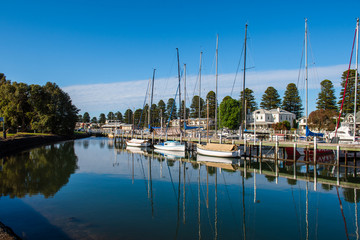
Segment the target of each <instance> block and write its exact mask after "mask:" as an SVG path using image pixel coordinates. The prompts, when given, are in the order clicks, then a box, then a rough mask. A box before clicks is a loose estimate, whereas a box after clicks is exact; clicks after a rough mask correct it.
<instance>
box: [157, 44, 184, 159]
mask: <svg viewBox="0 0 360 240" xmlns="http://www.w3.org/2000/svg"><path fill="white" fill-rule="evenodd" d="M176 51H177V61H178V78H179V85H178V88H179V106H180V107H181V95H180V80H181V79H180V62H179V49H178V48H177V49H176ZM185 108H186V106H185ZM180 116H181V114H180ZM179 128H180V132H181V117H180V119H179ZM154 148H156V149H160V150H166V151H182V152H184V151H185V143H183V142H179V141H165V142H163V143H159V144H156V145H154Z"/></svg>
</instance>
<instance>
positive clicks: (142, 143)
mask: <svg viewBox="0 0 360 240" xmlns="http://www.w3.org/2000/svg"><path fill="white" fill-rule="evenodd" d="M155 71H156V69H154V71H153V77H152V82H151V87H152V90H151V102H150V107H149V118H148V119H149V128H150V127H151V126H150V124H151V119H150V118H151V113H150V110H151V105H152V98H153V92H154V79H155ZM126 146H130V147H149V146H151V142H150V141H149V140H147V139H136V138H132V139H130V140H127V141H126Z"/></svg>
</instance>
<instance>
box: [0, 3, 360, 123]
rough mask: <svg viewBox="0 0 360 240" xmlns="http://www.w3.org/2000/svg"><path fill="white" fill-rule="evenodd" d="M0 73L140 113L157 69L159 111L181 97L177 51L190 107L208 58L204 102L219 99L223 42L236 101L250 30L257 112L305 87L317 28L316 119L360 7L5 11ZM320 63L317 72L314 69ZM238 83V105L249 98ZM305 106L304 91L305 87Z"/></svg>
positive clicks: (84, 6) (33, 6)
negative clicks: (291, 88) (264, 103)
mask: <svg viewBox="0 0 360 240" xmlns="http://www.w3.org/2000/svg"><path fill="white" fill-rule="evenodd" d="M0 9H1V14H0V28H1V32H2V37H1V39H0V51H1V57H0V72H3V73H5V75H6V76H7V78H8V79H10V80H13V81H17V82H26V83H28V84H41V85H43V84H45V83H46V82H48V81H50V82H55V83H57V84H58V85H59V86H60V87H62V88H63V89H64V90H65V91H67V92H68V93H69V94H70V96H71V98H72V99H73V102H74V104H75V105H76V106H77V107H78V108H80V109H81V113H84V112H85V111H88V112H89V113H90V115H91V116H98V115H99V114H100V113H101V112H104V113H105V114H107V112H109V111H118V110H119V111H122V112H124V111H125V110H126V108H128V107H130V108H134V107H135V108H139V107H141V106H142V104H143V101H144V95H145V91H146V85H147V80H148V79H149V78H150V77H151V76H152V70H153V68H156V69H157V71H156V83H155V97H154V101H155V102H157V101H158V100H160V99H164V100H167V99H168V98H169V97H173V96H174V94H175V88H176V79H175V77H176V74H177V72H176V71H177V69H176V50H175V49H176V48H179V50H180V62H181V65H183V64H184V63H186V64H187V76H188V89H191V90H189V91H188V94H187V96H188V100H187V101H189V99H191V98H192V96H193V94H194V93H195V94H197V91H198V90H196V92H195V90H194V89H195V88H196V87H197V85H196V84H197V80H196V79H197V77H196V76H197V74H198V68H199V54H200V51H203V71H202V75H203V76H204V79H203V83H202V85H203V88H202V90H201V91H202V96H205V95H206V93H207V92H208V91H210V90H214V86H215V83H214V80H213V79H214V77H213V74H214V73H215V63H214V56H215V43H216V34H219V38H220V40H219V74H220V77H219V81H220V84H219V97H220V98H222V97H224V96H225V95H229V94H230V92H231V89H232V83H233V81H234V78H235V77H234V75H235V72H236V69H237V65H238V62H239V59H240V57H241V56H240V54H241V50H242V47H243V43H244V30H245V23H248V25H249V27H248V43H249V45H248V46H249V48H248V56H247V58H248V61H247V65H248V66H249V67H251V69H250V70H249V71H248V74H249V79H247V87H249V88H251V89H253V90H254V92H255V97H256V100H257V102H258V104H259V103H260V101H261V96H262V94H263V92H264V90H265V89H266V88H267V87H268V86H274V87H275V88H277V89H278V91H279V93H280V95H281V96H282V95H283V92H284V90H285V87H286V85H287V84H288V83H290V82H295V83H297V77H298V72H299V67H300V60H301V54H302V50H303V41H304V18H305V17H306V18H308V24H309V40H310V48H309V67H310V68H311V69H310V71H309V81H311V83H309V84H310V90H309V92H310V95H309V102H310V103H309V109H310V111H311V110H314V109H315V102H316V97H317V93H318V92H319V89H320V82H321V81H322V80H323V79H325V78H328V79H330V80H332V81H333V83H334V85H335V88H336V89H337V91H338V92H337V96H339V88H340V85H339V83H340V81H339V80H340V76H341V74H342V71H344V70H346V65H347V64H348V62H349V57H350V51H351V44H352V40H353V35H354V30H355V24H356V18H357V17H359V15H360V14H359V9H360V2H359V1H347V0H345V1H334V2H330V1H301V2H300V1H299V2H294V1H221V2H220V1H109V0H108V1H106V0H105V1H80V0H79V1H75V0H73V1H67V0H65V1H64V0H63V1H17V0H14V1H1V2H0ZM314 63H315V64H314ZM241 75H242V74H239V75H238V77H237V80H236V82H235V87H234V90H233V95H232V96H233V97H235V98H237V97H238V96H239V94H238V93H239V92H240V91H241V81H242V78H241ZM298 87H299V90H300V94H301V97H302V99H304V98H305V95H304V90H302V89H303V88H304V83H303V81H300V82H299V85H298Z"/></svg>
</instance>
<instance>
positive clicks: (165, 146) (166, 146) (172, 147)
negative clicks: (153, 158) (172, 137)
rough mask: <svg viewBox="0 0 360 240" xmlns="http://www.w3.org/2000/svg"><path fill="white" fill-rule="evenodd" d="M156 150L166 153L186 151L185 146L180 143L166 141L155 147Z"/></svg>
mask: <svg viewBox="0 0 360 240" xmlns="http://www.w3.org/2000/svg"><path fill="white" fill-rule="evenodd" d="M154 148H156V149H160V150H166V151H182V152H184V151H185V144H184V143H180V142H179V141H165V142H163V143H159V144H156V145H154Z"/></svg>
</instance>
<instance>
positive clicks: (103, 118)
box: [99, 113, 106, 124]
mask: <svg viewBox="0 0 360 240" xmlns="http://www.w3.org/2000/svg"><path fill="white" fill-rule="evenodd" d="M105 121H106V117H105V114H104V113H100V116H99V123H101V124H104V123H105Z"/></svg>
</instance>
